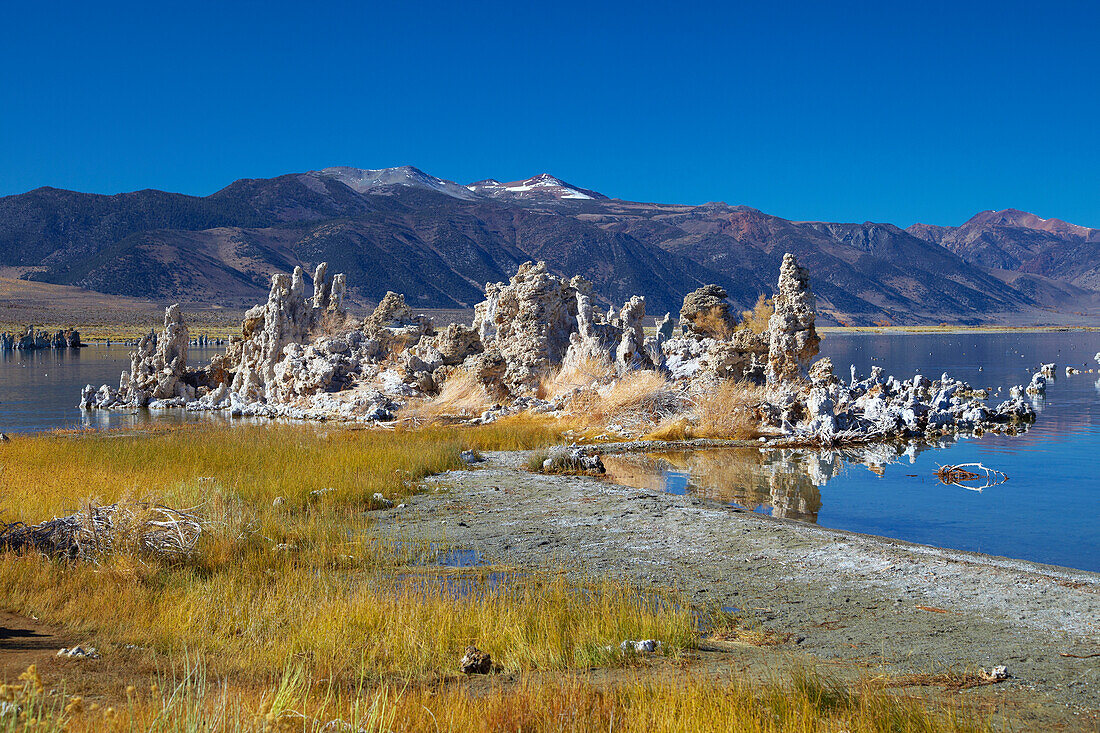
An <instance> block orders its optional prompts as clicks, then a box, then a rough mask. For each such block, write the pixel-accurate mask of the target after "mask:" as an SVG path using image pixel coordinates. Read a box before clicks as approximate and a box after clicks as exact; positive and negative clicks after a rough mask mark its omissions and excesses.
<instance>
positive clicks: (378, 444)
mask: <svg viewBox="0 0 1100 733" xmlns="http://www.w3.org/2000/svg"><path fill="white" fill-rule="evenodd" d="M556 437H557V436H556V435H555V434H554V433H553V432H552V431H551V430H550V429H549V428H548V427H547V426H546V425H545V424H544V423H540V422H537V421H533V420H528V421H511V422H509V423H506V424H503V425H490V426H485V427H484V428H477V429H465V430H455V429H451V430H446V429H441V428H436V429H427V430H417V431H403V432H398V433H388V432H383V431H362V430H361V431H323V430H318V429H314V428H308V427H275V426H272V427H250V428H236V429H224V430H215V431H211V430H195V429H186V430H175V431H165V432H156V433H153V434H149V435H143V434H130V435H127V434H122V435H112V434H100V435H94V436H80V437H71V436H49V435H46V436H33V437H17V438H16V439H13V440H12V441H11V442H10V443H6V444H5V445H4V453H3V456H2V458H3V463H4V468H5V470H10V471H12V472H13V474H15V475H20V476H22V477H23V479H24V481H21V482H20V483H19V485H18V486H13V487H12V489H11V491H10V492H9V493H8V494H7V495H6V496H5V504H6V509H7V510H8V511H7V512H6V514H7V515H9V516H6V517H5V518H6V519H9V520H12V519H21V520H23V521H37V520H40V519H42V518H48V517H50V516H54V515H56V514H63V513H68V512H69V511H71V509H72V508H74V507H76V506H78V505H79V503H80V502H81V501H82V499H83V497H84V496H86V495H87V494H88V493H89V492H91V493H93V494H95V495H97V496H100V497H103V498H104V499H105V500H108V501H116V500H118V499H121V498H125V497H126V496H127V495H132V496H136V495H142V496H145V495H148V496H153V497H156V498H157V500H159V501H161V502H163V503H165V504H168V505H174V506H186V507H195V511H196V513H199V514H201V515H202V516H203V517H204V518H205V520H206V532H205V533H204V535H203V537H202V539H201V540H200V543H199V546H198V550H197V553H196V555H195V556H193V557H191V558H189V559H187V560H178V559H166V560H157V559H156V558H150V557H148V556H135V555H133V554H129V553H125V552H116V553H109V554H107V555H105V556H103V557H102V558H101V559H100V561H99V562H98V563H95V564H93V563H73V564H68V563H59V562H55V561H53V560H49V559H47V558H44V557H40V556H38V555H35V554H31V555H22V556H21V555H14V554H11V553H8V554H4V555H0V586H2V587H4V588H5V589H8V590H6V592H5V594H4V598H3V600H2V603H3V605H4V606H5V607H7V608H8V609H10V610H13V611H16V612H18V613H22V614H24V615H27V616H35V617H37V618H39V619H42V620H43V621H44V622H47V623H55V624H61V625H63V626H65V627H66V628H69V629H75V630H79V631H81V632H84V633H87V634H89V635H91V636H92V638H93V639H94V640H95V641H94V643H93V646H99V647H100V648H104V649H108V648H116V649H117V648H118V647H119V646H121V645H124V644H137V645H139V646H142V647H148V648H151V649H154V650H156V651H157V652H158V653H160V654H164V655H169V656H171V655H181V654H183V653H184V652H185V651H186V652H190V653H202V654H204V655H207V656H208V658H209V659H210V660H212V661H211V662H210V664H209V665H208V666H209V667H210V668H211V669H213V670H215V671H217V672H218V673H238V674H274V673H276V672H278V671H279V670H281V669H282V668H283V667H284V666H285V664H286V663H287V660H289V659H297V660H299V661H300V664H301V665H302V666H303V667H304V668H305V669H307V671H309V672H310V673H311V674H312V673H316V674H321V673H324V674H326V675H328V676H329V677H330V678H340V679H344V680H350V681H355V680H357V679H360V678H362V677H363V676H364V675H369V674H372V673H384V674H396V675H413V676H417V675H431V674H439V673H448V672H450V671H453V668H454V666H455V663H456V660H457V659H458V658H459V657H460V656H461V653H462V650H463V649H464V648H465V646H466V645H468V644H477V645H479V646H481V647H482V648H483V649H485V650H486V651H489V652H490V653H492V654H493V656H494V658H495V659H496V660H497V661H498V662H500V663H502V664H504V665H505V667H506V668H507V669H531V668H540V669H545V668H569V667H578V666H579V667H584V666H588V665H591V664H593V663H606V662H607V661H608V660H610V659H612V658H613V657H615V656H616V655H615V654H611V653H609V652H607V651H605V649H604V648H605V647H606V646H607V645H609V644H610V645H615V644H617V643H618V642H619V641H621V640H622V639H624V638H660V639H662V640H667V641H666V644H667V647H668V649H669V651H670V652H671V653H675V652H676V650H678V649H682V648H684V646H686V645H687V644H689V643H690V641H691V639H692V635H693V633H694V620H693V617H692V615H691V613H690V611H689V610H688V609H687V606H686V604H684V603H682V601H679V600H678V599H676V598H674V597H673V598H670V599H668V600H667V602H666V601H661V602H659V603H656V602H655V599H657V598H658V596H655V595H653V594H646V595H644V596H643V595H640V594H638V593H636V592H635V591H633V590H631V589H629V588H626V587H624V586H622V585H619V584H614V583H606V582H599V583H582V584H581V585H577V584H575V583H566V581H565V580H564V579H563V577H562V576H561V575H558V574H556V573H552V572H549V571H546V570H535V571H532V572H529V573H524V574H520V575H515V576H510V577H509V580H508V582H507V583H500V582H499V580H498V579H496V578H495V577H494V576H492V575H491V574H490V573H489V572H488V571H487V570H471V571H469V572H468V573H466V574H465V575H462V576H461V577H459V576H456V575H455V574H454V572H453V571H447V572H445V573H444V572H442V571H441V569H439V568H436V569H435V571H433V570H431V568H430V567H429V568H425V567H424V566H421V565H418V564H416V562H414V560H415V559H416V558H417V557H418V556H419V555H421V554H423V553H424V552H425V549H426V548H425V547H424V546H422V543H421V544H418V543H393V542H384V541H380V540H377V539H374V538H373V537H372V536H371V535H370V534H368V533H367V532H365V531H364V529H365V525H367V524H369V522H370V519H369V518H368V517H365V516H364V515H363V514H362V511H363V510H364V509H366V508H369V507H370V506H371V505H372V504H373V500H372V498H371V497H372V496H373V493H374V492H375V491H379V492H382V493H384V494H385V495H386V496H387V497H393V498H400V497H401V496H403V495H405V494H408V493H409V492H411V491H413V490H415V488H416V486H415V484H416V481H417V480H419V479H420V478H422V477H424V476H426V475H428V474H431V473H436V472H438V471H443V470H446V469H449V468H456V467H458V466H460V465H462V464H461V461H460V459H459V453H460V451H461V450H462V449H464V448H468V447H473V448H499V447H505V448H529V447H535V446H537V445H542V444H546V443H547V442H551V441H553V440H555V439H556ZM318 489H331V490H330V491H326V492H324V493H322V494H320V495H312V494H311V491H316V490H318ZM276 497H282V498H283V501H282V503H280V504H279V505H275V504H274V503H273V500H274V499H275V498H276ZM14 512H18V516H10V515H11V514H12V513H14ZM441 540H442V541H443V542H444V543H445V537H443V538H441ZM410 562H413V565H412V566H410V565H409V563H410ZM456 588H460V589H461V592H456Z"/></svg>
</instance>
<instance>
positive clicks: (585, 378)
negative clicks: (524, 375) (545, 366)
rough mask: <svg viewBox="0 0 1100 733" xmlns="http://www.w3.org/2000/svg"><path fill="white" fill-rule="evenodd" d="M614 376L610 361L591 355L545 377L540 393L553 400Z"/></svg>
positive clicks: (540, 386)
mask: <svg viewBox="0 0 1100 733" xmlns="http://www.w3.org/2000/svg"><path fill="white" fill-rule="evenodd" d="M614 376H615V370H614V369H613V368H612V366H611V364H610V363H609V362H608V361H606V360H604V359H598V358H595V357H591V356H589V357H585V358H583V359H577V360H575V361H572V362H570V363H569V364H567V365H565V366H563V367H562V368H560V369H558V370H557V371H555V372H553V373H551V374H549V375H547V376H545V377H543V379H542V380H541V381H540V383H539V389H538V395H539V397H541V398H542V399H547V400H552V399H556V398H558V397H561V396H562V395H566V394H569V393H570V392H572V391H573V390H575V389H583V388H585V387H590V386H592V385H593V384H604V383H606V382H608V381H610V380H611V378H612V377H614Z"/></svg>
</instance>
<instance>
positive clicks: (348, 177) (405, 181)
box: [305, 165, 475, 200]
mask: <svg viewBox="0 0 1100 733" xmlns="http://www.w3.org/2000/svg"><path fill="white" fill-rule="evenodd" d="M305 175H306V176H310V177H313V178H330V179H335V180H337V181H340V182H341V183H343V184H344V185H345V186H347V187H348V188H350V189H352V190H353V191H358V192H359V193H382V192H384V191H385V189H386V188H388V187H392V186H407V187H409V188H423V189H427V190H431V191H438V192H439V193H442V194H446V195H447V196H450V197H452V198H456V199H467V200H470V199H473V198H475V197H474V196H473V195H472V194H471V192H470V190H469V189H468V188H466V187H465V186H462V185H459V184H457V183H455V182H454V181H448V180H446V179H444V178H436V177H435V176H433V175H430V174H428V173H425V172H424V171H422V170H420V169H419V168H417V167H416V166H411V165H401V166H397V167H395V168H353V167H350V166H333V167H331V168H323V169H321V170H319V171H310V172H309V173H306V174H305Z"/></svg>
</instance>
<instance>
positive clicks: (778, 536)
mask: <svg viewBox="0 0 1100 733" xmlns="http://www.w3.org/2000/svg"><path fill="white" fill-rule="evenodd" d="M525 456H526V454H524V453H492V454H487V459H488V460H486V461H485V462H484V463H481V464H478V465H476V466H474V467H472V468H471V470H467V471H453V472H450V473H446V474H443V475H440V476H437V477H434V478H432V479H430V480H429V481H428V483H427V486H426V489H427V490H426V492H425V493H423V494H420V495H418V496H416V497H414V498H413V499H412V500H411V501H410V502H409V504H408V505H407V506H406V507H404V508H402V509H395V510H393V511H390V512H387V513H385V515H383V516H382V517H380V521H379V522H378V523H377V524H376V525H375V527H376V528H377V531H379V532H381V533H382V534H384V535H387V536H391V537H399V538H403V539H410V538H429V539H433V540H443V541H446V542H447V543H450V544H452V545H455V546H458V547H463V548H471V549H476V550H477V551H479V552H480V553H481V554H482V555H483V557H484V558H485V559H486V561H487V562H492V563H500V564H504V565H510V566H519V567H524V566H536V565H537V566H545V565H547V564H550V565H551V566H555V565H556V566H560V567H562V568H566V569H567V570H568V571H569V572H571V573H574V574H576V575H578V576H581V575H588V576H595V577H600V576H607V575H611V576H615V577H618V578H621V579H624V580H627V581H629V582H631V583H633V584H636V585H639V586H642V587H647V586H651V587H673V588H678V589H680V590H682V591H683V592H684V593H685V594H686V595H687V597H688V598H690V599H691V600H692V603H693V604H695V605H698V606H702V607H708V606H709V607H733V608H737V609H740V610H741V612H742V613H743V614H744V615H745V616H747V617H748V618H749V619H751V620H753V621H754V622H759V623H762V624H763V625H764V626H765V627H767V628H769V629H772V630H774V631H775V632H777V633H779V634H781V635H784V636H786V635H789V641H788V642H787V643H786V646H787V647H788V648H790V649H794V650H799V651H801V652H805V653H808V654H811V655H813V657H815V658H818V659H821V660H841V661H843V662H845V663H851V664H854V665H859V666H861V667H865V668H867V669H868V670H877V671H885V672H889V673H899V674H900V673H914V672H943V671H948V670H950V671H976V670H977V669H978V668H985V669H989V668H991V667H993V666H995V665H1007V667H1008V669H1009V672H1010V673H1011V675H1012V679H1011V680H1009V681H1008V682H1006V683H1002V684H1000V685H996V686H994V687H986V688H980V689H981V690H982V692H981V693H980V694H985V695H990V694H993V695H1004V694H1017V695H1018V694H1025V695H1031V697H1033V698H1034V699H1033V700H1032V701H1030V702H1029V703H1028V705H1031V706H1038V707H1045V708H1046V713H1048V714H1054V717H1055V718H1056V719H1058V720H1061V721H1064V723H1069V724H1070V727H1073V728H1076V727H1077V726H1076V725H1075V724H1074V723H1077V722H1079V723H1082V724H1083V725H1084V726H1085V727H1084V729H1086V730H1088V729H1092V728H1093V727H1094V726H1096V725H1097V720H1098V718H1097V717H1096V716H1097V709H1098V708H1100V703H1098V700H1100V657H1090V656H1088V655H1092V654H1095V653H1097V652H1100V574H1096V573H1089V572H1083V571H1075V570H1069V569H1066V568H1055V567H1050V566H1043V565H1039V564H1036V563H1030V562H1024V561H1017V560H1009V559H1007V558H997V557H991V556H986V555H980V554H976V553H967V552H958V551H951V550H943V549H937V548H933V547H928V546H922V545H914V544H910V543H906V542H901V541H896V540H890V539H886V538H880V537H872V536H867V535H859V534H855V533H851V532H844V531H838V530H829V529H823V528H820V527H816V526H813V525H808V524H802V523H798V522H793V521H787V520H781V519H773V518H771V517H767V516H761V515H757V514H753V513H751V512H744V511H738V510H734V509H731V508H729V507H727V506H724V505H722V504H719V503H717V502H712V501H708V500H705V499H700V498H698V497H692V496H676V495H672V494H666V493H658V492H651V491H645V490H640V489H635V488H628V487H624V486H619V485H615V484H612V483H609V482H607V481H604V480H601V479H599V478H590V477H564V476H542V475H537V474H532V473H529V472H527V471H525V470H524V469H523V467H522V466H523V461H524V458H525ZM1066 655H1076V656H1066ZM990 690H996V692H989V691H990ZM1043 717H1046V716H1045V715H1044V716H1043Z"/></svg>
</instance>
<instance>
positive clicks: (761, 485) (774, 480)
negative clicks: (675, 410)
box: [603, 441, 948, 524]
mask: <svg viewBox="0 0 1100 733" xmlns="http://www.w3.org/2000/svg"><path fill="white" fill-rule="evenodd" d="M947 445H948V442H947V441H941V442H939V443H932V444H927V443H925V444H921V443H909V444H887V445H873V446H866V447H860V448H850V449H833V450H823V451H819V450H809V449H801V448H798V449H794V448H782V449H761V448H725V449H712V450H700V451H673V452H660V453H646V454H620V455H612V456H604V458H603V462H604V466H605V467H606V469H607V477H608V478H609V479H610V480H611V481H614V482H615V483H618V484H623V485H625V486H633V487H636V488H641V489H649V490H652V491H667V492H669V493H674V494H684V493H691V494H694V495H696V496H701V497H704V498H707V499H713V500H716V501H721V502H723V503H727V504H731V505H733V506H737V507H742V508H745V509H749V510H751V511H754V512H759V513H765V514H771V515H772V516H774V517H781V518H784V519H797V520H799V521H803V522H812V523H815V524H816V523H817V519H818V514H819V513H820V512H821V509H822V496H821V487H823V486H825V484H827V483H828V482H829V481H831V480H832V479H834V478H836V477H837V476H840V475H841V474H842V473H843V472H844V470H845V468H846V467H847V466H849V465H850V466H859V467H861V468H865V469H867V470H868V471H870V472H871V473H873V474H875V475H876V476H878V477H883V476H884V475H885V473H886V467H887V466H889V465H891V464H896V463H901V462H905V463H910V464H912V463H914V462H916V458H917V455H919V454H920V453H922V452H923V451H925V450H929V449H934V448H943V447H946V446H947Z"/></svg>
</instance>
